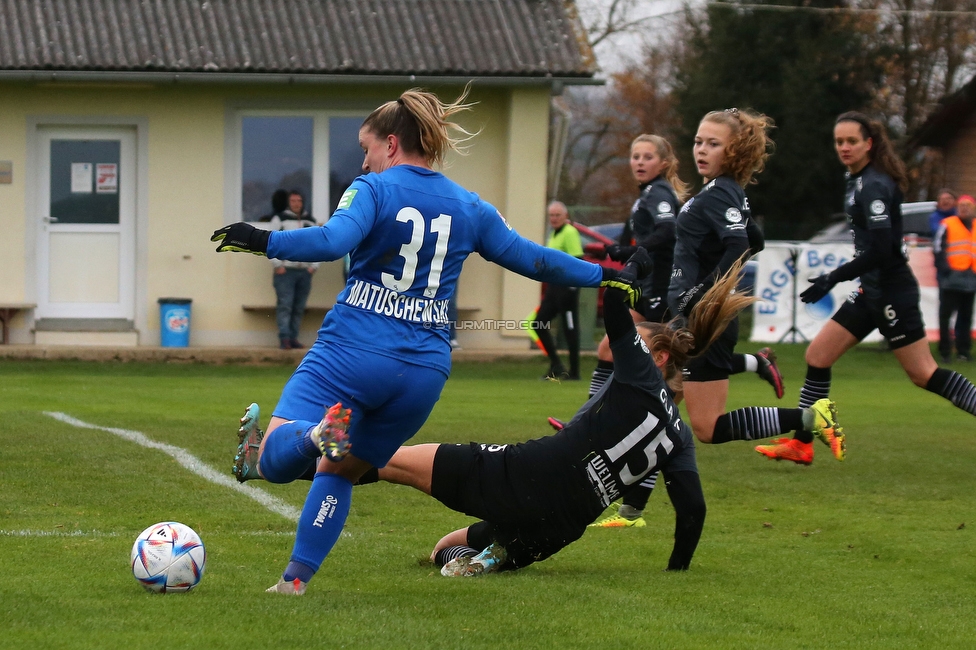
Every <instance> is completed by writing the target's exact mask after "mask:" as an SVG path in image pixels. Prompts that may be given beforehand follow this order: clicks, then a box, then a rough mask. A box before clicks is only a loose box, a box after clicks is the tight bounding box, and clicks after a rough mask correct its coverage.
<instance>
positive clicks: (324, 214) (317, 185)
mask: <svg viewBox="0 0 976 650" xmlns="http://www.w3.org/2000/svg"><path fill="white" fill-rule="evenodd" d="M373 108H375V107H372V108H368V107H367V104H363V105H362V108H360V107H358V106H356V107H348V108H346V107H343V108H322V107H319V108H303V107H288V106H281V107H280V108H279V107H276V106H275V105H263V106H258V105H256V106H230V107H228V111H227V118H226V120H225V124H226V127H225V137H224V224H225V225H227V224H232V223H237V222H238V221H241V220H242V219H243V201H242V196H241V194H242V191H243V178H242V176H243V173H244V170H243V160H242V159H243V155H244V137H243V129H244V118H245V117H309V118H312V204H311V206H309V211H310V212H311V213H312V216H313V217H315V219H316V220H317V221H318V222H319V223H325V222H326V221H328V220H329V217H331V216H332V215H331V212H330V211H329V206H330V205H331V197H330V196H329V174H330V172H331V164H330V161H329V137H330V133H329V120H330V118H333V117H359V118H362V119H363V120H365V119H366V116H367V115H369V113H370V112H371V111H372V110H373ZM268 200H269V201H270V200H271V197H270V196H269V197H268Z"/></svg>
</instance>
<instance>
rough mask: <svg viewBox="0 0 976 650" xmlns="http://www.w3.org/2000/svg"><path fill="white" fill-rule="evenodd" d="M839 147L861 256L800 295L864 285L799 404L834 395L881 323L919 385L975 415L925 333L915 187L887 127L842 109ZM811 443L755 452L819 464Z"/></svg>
mask: <svg viewBox="0 0 976 650" xmlns="http://www.w3.org/2000/svg"><path fill="white" fill-rule="evenodd" d="M834 148H835V149H836V150H837V156H838V158H839V159H840V162H841V163H842V164H843V165H844V166H845V167H847V189H846V191H845V193H844V211H845V212H846V213H847V220H848V221H849V222H850V224H851V229H852V230H853V232H854V251H855V253H854V259H852V260H851V261H850V262H847V263H846V264H842V265H841V266H839V267H837V268H836V269H834V270H833V271H831V272H830V273H827V274H824V275H821V276H819V277H817V278H815V279H812V280H810V282H812V283H813V284H812V285H811V286H810V287H809V288H808V289H806V290H805V291H804V292H803V293H801V294H800V299H801V300H802V301H803V302H818V301H819V300H821V299H823V298H824V296H826V295H827V294H828V293H829V292H830V290H831V289H832V288H833V286H834V285H835V284H837V283H838V282H843V281H844V280H853V279H854V278H857V277H860V278H861V286H860V287H859V288H858V290H857V291H856V292H855V293H853V294H851V297H850V298H849V299H848V300H847V301H845V302H844V304H843V305H841V307H840V309H838V310H837V312H836V313H835V314H834V315H833V317H832V318H831V320H829V321H827V322H826V323H825V324H824V326H823V328H822V329H821V330H820V332H818V333H817V335H816V336H815V337H814V339H813V341H811V343H810V346H809V347H808V348H807V352H806V362H807V376H806V380H805V381H804V383H803V388H802V389H801V390H800V406H801V407H802V406H804V405H809V404H812V403H813V402H815V401H816V400H819V399H823V398H825V397H827V395H828V394H829V393H830V378H831V377H830V376H831V372H830V369H831V367H832V366H833V365H834V364H835V363H836V362H837V361H838V360H839V359H840V358H841V357H842V356H843V355H844V353H845V352H847V351H848V350H850V349H851V348H852V347H854V346H855V345H857V344H858V343H859V342H860V341H861V340H862V339H863V338H864V337H865V336H867V335H868V334H870V333H871V332H872V331H874V330H875V328H877V329H878V330H879V331H880V332H881V334H882V336H884V337H885V339H887V341H888V345H889V347H890V348H891V351H892V354H894V355H895V358H896V359H898V363H900V364H901V367H902V368H904V369H905V373H906V374H907V375H908V377H909V379H911V380H912V383H914V384H915V385H916V386H919V387H921V388H924V389H925V390H927V391H930V392H932V393H935V394H936V395H939V396H941V397H944V398H946V399H947V400H949V401H950V402H952V403H953V404H955V405H956V406H957V407H959V408H961V409H962V410H964V411H966V412H967V413H970V414H971V415H976V387H974V386H973V384H972V383H971V382H970V381H969V380H968V379H966V378H965V377H963V376H962V375H960V374H959V373H957V372H955V371H952V370H948V369H946V368H940V367H939V366H938V364H937V363H936V361H935V359H934V358H932V351H931V350H930V349H929V344H928V341H927V340H926V338H925V327H924V325H923V323H922V315H921V311H920V309H919V306H918V303H919V289H918V282H917V281H916V280H915V276H914V275H913V274H912V271H911V269H910V268H909V266H908V260H907V258H906V257H905V254H904V252H903V250H902V220H901V200H902V191H903V190H904V188H905V187H907V184H908V177H907V174H906V172H905V165H904V163H902V161H901V160H900V159H899V158H898V156H897V155H896V154H895V152H894V149H893V147H892V146H891V142H890V141H889V140H888V134H887V132H886V131H885V128H884V126H883V125H882V124H881V123H880V122H877V121H874V120H871V119H869V118H868V117H867V116H866V115H864V114H862V113H857V112H853V111H852V112H848V113H843V114H841V115H840V116H839V117H838V118H837V120H836V122H835V123H834ZM810 442H811V440H810V438H809V436H808V435H806V434H804V433H803V432H798V433H797V434H796V436H795V437H794V438H792V439H789V438H784V439H781V440H777V441H776V443H775V444H772V445H760V446H759V447H756V451H758V452H759V453H761V454H762V455H764V456H766V457H768V458H774V459H776V460H780V459H785V460H792V461H793V462H795V463H800V464H809V463H810V462H812V461H813V446H812V445H811V444H810ZM834 455H835V456H836V455H837V452H836V451H835V452H834Z"/></svg>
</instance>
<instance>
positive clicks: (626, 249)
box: [607, 244, 634, 262]
mask: <svg viewBox="0 0 976 650" xmlns="http://www.w3.org/2000/svg"><path fill="white" fill-rule="evenodd" d="M633 250H634V247H633V246H621V245H620V244H610V245H609V246H607V257H609V258H610V259H612V260H613V261H614V262H623V261H624V260H625V259H627V258H628V257H630V255H631V253H632V252H633Z"/></svg>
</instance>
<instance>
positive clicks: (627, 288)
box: [600, 248, 653, 309]
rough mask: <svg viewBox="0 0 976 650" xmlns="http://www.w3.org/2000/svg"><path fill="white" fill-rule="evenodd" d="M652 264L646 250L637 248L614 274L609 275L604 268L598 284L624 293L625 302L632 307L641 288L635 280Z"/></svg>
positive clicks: (646, 271)
mask: <svg viewBox="0 0 976 650" xmlns="http://www.w3.org/2000/svg"><path fill="white" fill-rule="evenodd" d="M652 264H653V262H651V257H650V255H648V254H647V251H645V250H644V249H643V248H638V249H637V252H636V253H634V254H633V255H631V257H630V259H629V260H627V264H626V265H625V266H624V268H623V269H621V271H620V272H619V273H617V274H616V275H610V274H608V273H607V272H606V269H604V278H605V279H604V280H603V282H601V283H600V286H602V287H607V288H612V289H619V290H621V291H623V292H624V293H626V294H627V304H628V305H630V308H631V309H634V308H636V306H637V302H638V301H639V300H640V297H641V288H640V285H638V284H637V280H638V279H639V278H642V277H644V276H645V275H647V274H648V272H650V269H651V266H652ZM608 276H609V277H608Z"/></svg>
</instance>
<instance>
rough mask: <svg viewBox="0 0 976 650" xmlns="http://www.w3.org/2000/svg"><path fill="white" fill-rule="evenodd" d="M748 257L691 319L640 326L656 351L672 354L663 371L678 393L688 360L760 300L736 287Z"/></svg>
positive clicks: (708, 293) (710, 292)
mask: <svg viewBox="0 0 976 650" xmlns="http://www.w3.org/2000/svg"><path fill="white" fill-rule="evenodd" d="M745 257H746V256H745V255H744V256H743V257H742V258H741V259H739V260H737V261H736V262H735V264H733V265H732V268H730V269H729V270H728V271H727V272H726V273H725V275H723V276H722V277H721V278H719V279H718V280H717V281H716V282H715V284H713V285H712V286H711V288H709V290H708V291H706V292H705V295H704V296H702V298H701V300H699V301H698V303H697V304H696V305H695V306H694V307H692V309H691V313H690V314H689V315H688V319H687V321H686V320H685V319H684V318H681V317H678V318H673V319H671V320H670V321H668V322H667V323H650V322H644V323H639V324H638V325H637V329H638V331H640V334H641V337H642V338H643V339H644V342H645V343H646V344H647V347H648V349H649V350H650V351H651V352H652V353H654V352H667V353H668V360H667V362H665V365H664V368H663V369H662V372H663V374H664V379H665V381H667V382H668V385H669V386H670V387H671V389H672V390H674V391H675V392H676V393H680V392H681V369H682V368H684V367H685V366H686V365H687V364H688V361H690V360H691V359H694V358H695V357H698V356H701V355H702V354H704V353H705V350H707V349H708V347H709V346H710V345H711V344H712V343H714V342H715V341H716V340H717V339H718V337H719V336H721V334H722V332H724V331H725V328H726V327H728V326H729V323H731V322H732V320H733V319H734V318H735V317H736V316H737V315H738V314H739V312H740V311H742V310H743V309H745V308H746V307H748V306H749V305H751V304H752V303H754V302H756V301H757V300H758V298H756V297H754V296H748V295H746V294H742V293H737V292H736V290H735V289H736V285H737V284H738V282H739V273H740V272H741V270H742V266H743V264H745Z"/></svg>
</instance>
